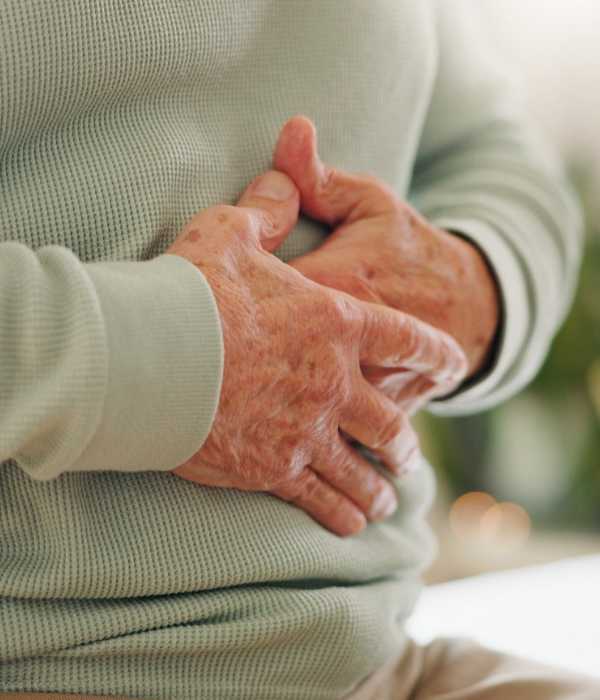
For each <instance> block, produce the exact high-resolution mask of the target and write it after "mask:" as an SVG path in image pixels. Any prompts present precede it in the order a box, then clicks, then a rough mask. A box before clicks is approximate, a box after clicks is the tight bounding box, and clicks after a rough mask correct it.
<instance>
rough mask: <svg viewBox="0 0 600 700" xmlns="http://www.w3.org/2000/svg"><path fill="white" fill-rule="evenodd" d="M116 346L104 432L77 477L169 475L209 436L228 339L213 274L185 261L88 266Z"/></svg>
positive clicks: (78, 465)
mask: <svg viewBox="0 0 600 700" xmlns="http://www.w3.org/2000/svg"><path fill="white" fill-rule="evenodd" d="M86 268H87V271H88V273H89V275H90V277H91V279H92V281H93V283H94V286H95V288H96V291H97V295H98V299H99V302H100V306H101V311H102V315H103V318H104V321H105V327H106V335H107V340H108V365H109V367H108V372H109V373H108V385H107V392H106V397H105V402H104V407H103V412H102V418H101V420H100V423H99V426H98V429H97V430H96V432H95V434H94V436H93V437H92V439H91V440H90V442H89V443H88V444H87V446H86V448H85V450H84V451H83V453H82V454H81V455H80V457H79V458H78V459H77V460H76V462H75V463H74V464H72V465H71V466H70V468H69V471H92V470H93V471H96V470H115V471H132V472H134V471H148V470H151V471H168V470H170V469H174V468H175V467H177V466H179V465H180V464H182V463H183V462H185V461H186V460H187V459H189V458H190V457H191V456H192V455H193V454H194V453H195V452H197V450H198V449H200V447H201V446H202V444H203V443H204V441H205V440H206V437H207V436H208V433H209V431H210V428H211V425H212V422H213V419H214V416H215V413H216V410H217V406H218V402H219V396H220V391H221V382H222V374H223V339H222V331H221V323H220V317H219V312H218V309H217V305H216V302H215V299H214V296H213V293H212V290H211V288H210V286H209V284H208V282H207V281H206V278H205V277H204V275H203V274H202V273H201V272H200V270H198V268H196V267H195V266H194V265H193V264H192V263H190V262H189V261H187V260H185V259H184V258H182V257H180V256H177V255H171V254H164V255H161V256H159V257H157V258H155V259H154V260H150V261H147V262H108V263H107V262H102V263H90V264H88V265H86Z"/></svg>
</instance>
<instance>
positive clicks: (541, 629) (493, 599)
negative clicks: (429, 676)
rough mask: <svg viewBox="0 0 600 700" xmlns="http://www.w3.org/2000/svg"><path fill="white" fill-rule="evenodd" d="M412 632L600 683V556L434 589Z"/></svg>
mask: <svg viewBox="0 0 600 700" xmlns="http://www.w3.org/2000/svg"><path fill="white" fill-rule="evenodd" d="M408 629H409V632H410V634H412V636H413V637H414V638H415V639H417V640H418V641H420V642H429V641H431V640H432V639H433V638H434V637H439V636H450V637H456V636H462V637H470V638H472V639H476V640H477V641H479V642H480V643H482V644H485V645H486V646H491V647H494V648H496V649H500V650H502V651H507V652H510V653H513V654H518V655H520V656H527V657H530V658H532V659H536V660H538V661H542V662H545V663H551V664H553V665H559V666H563V667H565V668H570V669H572V670H575V671H582V672H585V673H588V674H593V675H595V676H598V677H600V555H597V556H591V557H581V558H576V559H567V560H564V561H561V562H558V563H555V564H548V565H545V566H537V567H531V568H526V569H517V570H513V571H507V572H501V573H496V574H485V575H483V576H477V577H473V578H469V579H463V580H460V581H453V582H451V583H444V584H440V585H437V586H430V587H429V588H427V589H426V590H425V592H424V593H423V596H422V597H421V600H420V602H419V604H418V606H417V609H416V611H415V613H414V615H413V616H412V617H411V619H410V620H409V625H408Z"/></svg>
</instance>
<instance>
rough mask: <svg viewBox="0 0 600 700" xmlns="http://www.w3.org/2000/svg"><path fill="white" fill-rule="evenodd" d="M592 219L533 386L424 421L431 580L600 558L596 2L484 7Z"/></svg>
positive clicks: (599, 66)
mask: <svg viewBox="0 0 600 700" xmlns="http://www.w3.org/2000/svg"><path fill="white" fill-rule="evenodd" d="M480 4H481V5H483V6H484V9H485V11H486V13H487V14H488V16H489V20H490V22H491V25H492V28H493V29H492V31H493V32H494V35H495V38H496V40H497V43H498V47H499V50H501V51H502V52H504V53H505V55H506V59H507V60H508V61H510V62H512V63H513V64H514V65H515V66H516V70H517V71H518V72H519V73H520V75H521V76H522V79H523V82H524V86H525V90H526V94H527V99H528V103H529V108H530V110H531V112H532V113H533V115H534V116H535V118H536V119H537V121H538V123H539V124H540V128H541V129H542V130H544V131H545V133H546V135H547V137H548V138H550V139H551V140H552V141H553V142H554V143H555V144H556V146H557V147H558V148H559V149H560V151H561V152H562V154H563V155H564V157H565V159H566V163H567V166H568V170H569V173H570V175H571V178H572V181H573V183H574V185H575V187H576V190H577V192H578V194H579V196H580V198H581V200H582V202H583V205H584V208H585V213H586V229H587V244H586V251H585V256H584V262H583V268H582V274H581V280H580V285H579V290H578V294H577V298H576V301H575V305H574V307H573V310H572V312H571V315H570V316H569V319H568V321H567V323H566V325H565V326H564V327H563V329H562V330H561V332H560V333H559V335H558V336H557V338H556V340H555V342H554V345H553V348H552V351H551V353H550V355H549V357H548V359H547V361H546V363H545V365H544V367H543V369H542V371H541V373H540V374H539V376H538V377H537V379H536V380H535V381H534V383H533V384H532V385H531V386H530V387H529V388H528V389H527V390H526V391H525V392H523V393H521V394H520V395H519V396H517V397H515V398H514V399H512V400H511V401H509V402H507V403H505V404H503V405H502V406H500V407H499V408H497V409H495V410H492V411H489V412H487V413H484V414H479V415H477V416H473V417H467V418H460V419H447V418H444V419H437V418H435V417H433V416H430V415H428V414H421V416H419V418H418V423H419V428H420V434H421V437H422V442H423V449H424V452H425V454H426V456H427V457H428V458H429V460H430V461H431V463H432V464H433V465H435V467H436V469H437V470H438V476H439V484H440V486H439V492H438V499H437V504H436V507H435V509H434V513H433V523H434V527H435V529H436V531H437V534H438V536H439V539H440V557H439V558H438V561H437V562H436V564H435V565H434V566H433V568H432V569H431V570H430V571H429V573H428V580H429V581H430V582H440V581H446V580H449V579H454V578H462V577H464V576H468V575H472V574H476V573H481V572H486V571H494V570H498V569H506V568H512V567H517V566H522V565H526V564H539V563H546V562H551V561H556V560H558V559H562V558H564V557H568V556H575V555H580V554H588V553H600V118H599V115H600V2H598V0H568V2H567V0H502V2H497V0H480Z"/></svg>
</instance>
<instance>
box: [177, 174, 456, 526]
mask: <svg viewBox="0 0 600 700" xmlns="http://www.w3.org/2000/svg"><path fill="white" fill-rule="evenodd" d="M269 184H270V186H271V187H270V190H268V191H265V189H264V188H265V186H266V185H269ZM261 186H262V188H263V189H262V190H261V189H260V188H261ZM269 195H270V196H269ZM273 195H277V196H278V197H279V199H278V200H277V201H276V200H275V199H273V198H272V197H273ZM298 213H299V193H298V190H297V188H296V187H295V186H294V184H293V182H292V181H291V180H290V179H289V178H288V177H286V176H285V175H283V174H281V173H276V172H274V171H269V172H268V173H266V174H265V175H263V176H260V177H259V178H257V179H256V180H255V181H253V183H251V185H250V186H249V187H248V189H247V190H246V192H245V193H244V194H243V196H242V198H241V200H240V202H239V203H238V206H227V205H219V206H215V207H211V208H209V209H206V210H204V211H202V212H200V213H199V214H197V215H196V216H194V217H193V218H192V220H191V221H190V222H188V224H187V225H186V226H185V228H184V230H183V231H182V232H181V234H180V235H179V236H178V238H177V239H176V241H175V242H174V243H173V245H172V246H171V247H170V248H169V249H168V250H167V251H166V252H167V253H169V254H173V255H180V256H182V257H184V258H186V259H188V260H189V261H191V262H192V263H193V264H194V265H196V266H197V267H198V268H199V270H200V271H201V272H202V273H203V274H204V275H205V277H206V279H207V280H208V282H209V284H210V286H211V288H212V290H213V292H214V295H215V298H216V301H217V305H218V308H219V312H220V316H221V324H222V329H223V338H224V345H225V354H224V357H225V365H224V372H223V384H222V390H221V397H220V402H219V406H218V410H217V414H216V416H215V419H214V422H213V426H212V428H211V432H210V434H209V436H208V438H207V439H206V441H205V443H204V444H203V445H202V447H201V449H200V450H199V451H198V452H197V453H196V454H195V455H194V456H193V457H192V458H190V459H189V460H188V461H187V462H185V463H184V464H182V465H179V466H178V467H177V468H176V469H174V470H172V471H173V473H174V474H175V475H177V476H179V477H182V478H184V479H188V480H191V481H194V482H197V483H199V484H203V485H208V486H218V487H225V488H232V487H233V488H238V489H244V490H256V491H269V492H271V493H272V494H274V495H276V496H278V497H280V498H282V499H284V500H286V501H290V502H292V503H294V504H296V505H297V506H298V507H300V508H302V509H303V510H305V511H306V512H307V513H309V514H310V515H311V516H312V517H313V518H315V519H316V520H317V521H318V522H320V523H321V524H323V525H324V526H325V527H327V528H328V529H330V530H331V531H333V532H335V533H337V534H339V535H350V534H354V533H356V532H358V531H360V530H361V529H363V528H364V527H365V525H366V522H367V519H371V520H377V519H381V518H384V517H386V516H387V515H389V514H390V513H391V512H392V511H393V510H394V508H395V506H396V500H395V492H394V490H393V488H392V487H391V485H390V484H389V482H388V481H387V479H385V478H384V477H383V476H382V475H381V474H380V473H379V472H378V471H377V470H376V469H375V468H374V467H373V466H372V465H371V464H370V463H369V462H368V461H367V460H365V459H363V458H362V457H361V456H360V455H359V454H358V452H357V451H356V450H354V449H353V448H352V447H351V446H350V445H349V444H348V442H347V440H346V439H345V437H344V436H349V437H350V438H353V439H356V440H358V441H360V442H361V443H362V444H364V445H366V446H368V447H370V448H372V449H373V450H375V451H377V452H378V454H381V455H382V457H383V459H384V461H385V464H386V466H387V467H388V468H389V469H390V470H391V471H393V472H394V473H396V474H400V473H402V472H403V471H404V470H406V469H408V468H410V466H411V464H414V461H415V458H416V456H417V454H418V445H417V440H416V436H415V434H414V431H413V430H412V428H411V426H410V424H409V421H408V419H407V415H406V412H405V411H403V410H402V409H401V408H399V407H398V406H397V405H396V404H395V403H394V402H393V401H391V400H390V399H389V398H388V397H386V396H385V395H384V394H383V393H381V392H380V391H378V390H377V389H376V388H374V387H373V386H372V385H371V384H370V383H369V382H367V381H366V379H365V378H364V376H363V374H362V372H361V365H366V366H369V367H374V368H378V369H379V370H382V371H387V370H390V369H392V370H394V371H398V370H402V371H407V372H410V373H412V374H413V375H418V376H421V377H426V378H427V381H428V382H429V383H431V384H434V385H436V386H437V387H438V388H439V389H440V391H447V390H449V389H450V388H452V387H454V386H456V385H457V384H458V383H459V382H460V381H461V379H462V378H463V377H464V374H465V371H466V359H465V357H464V355H463V353H462V351H461V350H460V348H459V346H458V345H457V343H456V342H455V341H454V340H453V339H452V338H451V337H450V336H448V335H447V334H445V333H442V332H439V331H436V330H435V329H433V328H431V327H430V326H427V325H426V324H424V323H422V322H421V321H419V320H418V319H415V318H414V317H412V316H409V315H407V314H404V313H401V312H399V311H396V310H392V309H388V308H386V307H384V306H381V305H378V304H371V303H368V302H365V301H362V300H358V299H354V298H353V297H351V296H350V295H348V294H346V293H345V292H343V291H337V290H334V289H330V288H327V287H324V286H322V285H320V284H318V283H316V282H314V281H312V280H309V279H307V278H306V277H305V276H303V275H302V274H301V273H300V272H299V271H298V270H295V269H293V268H292V267H290V266H289V265H286V264H284V263H283V262H281V261H280V260H279V259H277V258H276V257H275V256H274V255H272V254H271V252H269V251H272V250H274V249H275V248H276V247H277V246H278V245H279V244H280V243H281V241H282V240H283V239H284V238H285V236H286V235H287V234H288V233H289V232H290V231H291V230H292V228H293V227H294V225H295V224H296V222H297V219H298Z"/></svg>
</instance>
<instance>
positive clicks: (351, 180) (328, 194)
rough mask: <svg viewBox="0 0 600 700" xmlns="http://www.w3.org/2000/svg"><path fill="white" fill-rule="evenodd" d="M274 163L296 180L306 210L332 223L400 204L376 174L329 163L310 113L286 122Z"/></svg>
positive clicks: (315, 216) (331, 224) (375, 212)
mask: <svg viewBox="0 0 600 700" xmlns="http://www.w3.org/2000/svg"><path fill="white" fill-rule="evenodd" d="M273 166H274V167H275V168H277V170H281V172H284V173H286V174H287V175H289V176H290V177H291V178H292V180H293V181H294V182H295V183H296V185H297V187H298V189H299V190H300V197H301V200H302V210H303V211H304V212H306V213H307V214H308V215H309V216H311V217H313V218H314V219H318V220H319V221H324V222H325V223H328V224H329V225H330V226H334V225H336V224H338V223H340V222H342V221H344V222H346V223H352V221H356V220H358V219H363V218H368V217H371V216H377V215H379V214H386V213H389V212H390V211H392V210H393V208H394V207H396V206H397V204H398V199H397V197H396V195H395V193H394V192H393V190H392V189H391V188H389V187H388V186H387V185H386V184H385V183H384V182H382V181H380V180H377V179H376V178H375V177H373V176H370V175H355V174H351V173H347V172H345V171H343V170H338V169H337V168H333V167H331V166H328V165H325V164H324V163H323V162H322V161H321V159H320V158H319V154H318V152H317V131H316V129H315V126H314V124H313V123H312V122H311V120H310V119H308V117H304V116H301V115H298V116H295V117H292V118H291V119H288V121H287V122H286V123H285V124H284V125H283V128H282V130H281V132H280V134H279V139H278V141H277V145H276V146H275V153H274V156H273Z"/></svg>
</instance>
